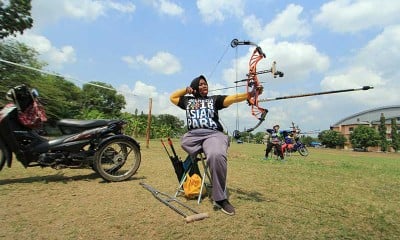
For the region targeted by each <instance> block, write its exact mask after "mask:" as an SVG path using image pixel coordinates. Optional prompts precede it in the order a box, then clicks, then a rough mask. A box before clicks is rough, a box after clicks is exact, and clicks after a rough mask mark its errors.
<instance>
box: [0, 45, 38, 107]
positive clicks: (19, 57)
mask: <svg viewBox="0 0 400 240" xmlns="http://www.w3.org/2000/svg"><path fill="white" fill-rule="evenodd" d="M37 56H38V53H37V52H36V51H35V50H34V49H32V48H29V47H28V46H26V45H25V44H23V43H19V42H17V41H11V40H7V41H0V58H1V59H4V60H7V61H9V62H13V63H16V64H21V65H24V66H29V67H33V68H37V69H41V68H42V67H43V66H45V64H44V63H43V62H40V61H39V60H38V58H37ZM40 78H41V74H40V73H39V72H38V71H34V70H31V69H27V68H24V67H21V66H17V65H13V64H9V63H5V62H0V81H1V85H0V101H1V103H2V104H4V100H3V99H4V96H5V93H6V92H7V91H8V90H9V89H10V88H12V87H15V86H17V85H20V84H25V85H27V86H28V87H33V85H34V84H33V83H36V81H37V80H38V79H40ZM2 100H3V101H2Z"/></svg>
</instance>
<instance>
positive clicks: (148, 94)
mask: <svg viewBox="0 0 400 240" xmlns="http://www.w3.org/2000/svg"><path fill="white" fill-rule="evenodd" d="M118 90H119V92H121V94H123V95H124V97H125V100H126V107H125V111H126V112H130V113H135V110H136V109H137V110H138V111H139V113H140V112H142V111H143V113H145V114H147V113H148V111H149V101H150V98H151V99H152V113H155V114H156V115H159V114H171V115H174V116H176V117H178V118H179V119H184V117H185V111H183V110H179V109H178V107H177V106H175V105H173V104H172V103H171V102H170V100H169V94H167V93H159V92H157V89H156V87H155V86H151V85H146V84H145V83H143V82H141V81H136V82H135V86H134V87H133V89H131V88H130V87H129V86H128V85H121V86H120V87H119V88H118ZM177 110H178V111H177Z"/></svg>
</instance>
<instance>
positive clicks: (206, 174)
mask: <svg viewBox="0 0 400 240" xmlns="http://www.w3.org/2000/svg"><path fill="white" fill-rule="evenodd" d="M200 161H201V164H202V166H203V174H202V175H203V176H202V179H201V187H200V194H199V197H198V198H197V204H200V202H201V198H202V193H203V189H204V187H206V177H207V178H208V182H209V187H210V188H211V187H212V180H211V175H210V171H209V168H208V164H207V163H206V160H205V157H204V155H203V154H200ZM206 191H207V193H208V189H207V187H206ZM209 195H211V194H209Z"/></svg>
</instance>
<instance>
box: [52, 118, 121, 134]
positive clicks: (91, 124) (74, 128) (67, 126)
mask: <svg viewBox="0 0 400 240" xmlns="http://www.w3.org/2000/svg"><path fill="white" fill-rule="evenodd" d="M115 121H116V120H109V119H95V120H78V119H61V120H59V121H58V122H57V126H58V128H59V129H60V130H61V132H62V133H63V134H74V133H78V132H81V131H83V130H87V129H91V128H97V127H102V126H107V125H108V124H110V123H113V122H115Z"/></svg>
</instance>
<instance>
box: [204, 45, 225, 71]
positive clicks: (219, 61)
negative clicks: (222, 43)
mask: <svg viewBox="0 0 400 240" xmlns="http://www.w3.org/2000/svg"><path fill="white" fill-rule="evenodd" d="M228 49H229V45H228V46H226V48H225V50H224V52H223V53H222V55H221V57H220V58H219V59H218V61H217V63H215V65H214V68H213V69H212V70H211V72H210V74H209V75H208V77H207V78H208V79H211V77H212V75H213V74H214V72H215V70H216V69H217V67H218V65H219V64H220V63H221V61H222V59H223V58H224V57H225V55H226V53H227V52H228Z"/></svg>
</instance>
